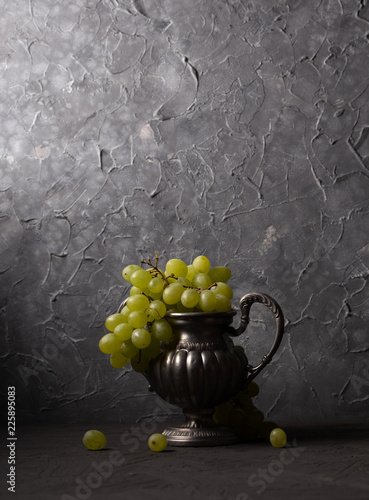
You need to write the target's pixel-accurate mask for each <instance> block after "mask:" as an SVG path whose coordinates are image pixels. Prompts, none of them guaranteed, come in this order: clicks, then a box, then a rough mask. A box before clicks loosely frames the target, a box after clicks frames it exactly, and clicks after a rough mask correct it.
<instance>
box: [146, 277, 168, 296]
mask: <svg viewBox="0 0 369 500" xmlns="http://www.w3.org/2000/svg"><path fill="white" fill-rule="evenodd" d="M147 288H148V289H149V292H150V293H160V292H162V291H163V288H164V280H163V279H162V278H152V279H151V281H150V283H149V284H148V285H147Z"/></svg>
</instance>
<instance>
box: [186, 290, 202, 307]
mask: <svg viewBox="0 0 369 500" xmlns="http://www.w3.org/2000/svg"><path fill="white" fill-rule="evenodd" d="M199 300H200V294H199V293H198V292H197V290H195V289H194V288H187V289H186V290H185V291H184V292H183V293H182V296H181V303H182V304H183V305H184V306H185V307H188V308H191V307H195V306H197V304H198V303H199Z"/></svg>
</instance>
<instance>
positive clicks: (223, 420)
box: [213, 400, 235, 425]
mask: <svg viewBox="0 0 369 500" xmlns="http://www.w3.org/2000/svg"><path fill="white" fill-rule="evenodd" d="M234 408H235V404H234V402H233V401H232V400H230V401H227V402H225V403H222V404H221V405H218V406H216V407H215V412H214V415H213V420H214V422H215V423H216V424H220V425H227V424H228V422H229V415H230V413H231V411H232V410H233V409H234Z"/></svg>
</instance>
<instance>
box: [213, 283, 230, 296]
mask: <svg viewBox="0 0 369 500" xmlns="http://www.w3.org/2000/svg"><path fill="white" fill-rule="evenodd" d="M210 284H211V283H210ZM210 290H211V291H212V292H213V293H215V294H217V293H218V294H220V295H225V296H226V297H228V298H229V300H231V299H232V298H233V290H232V288H231V287H230V286H229V285H227V283H223V282H222V281H217V282H216V284H215V285H214V286H212V287H211V289H210Z"/></svg>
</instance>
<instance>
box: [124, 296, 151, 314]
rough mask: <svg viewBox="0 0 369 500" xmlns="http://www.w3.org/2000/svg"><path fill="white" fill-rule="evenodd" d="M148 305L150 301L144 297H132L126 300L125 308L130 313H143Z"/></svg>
mask: <svg viewBox="0 0 369 500" xmlns="http://www.w3.org/2000/svg"><path fill="white" fill-rule="evenodd" d="M149 305H150V301H149V299H148V298H147V297H146V296H145V295H133V296H132V297H130V298H129V299H128V300H127V307H128V309H129V310H130V312H133V311H145V310H146V309H147V308H148V307H149Z"/></svg>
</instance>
